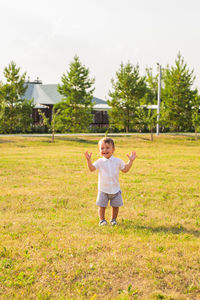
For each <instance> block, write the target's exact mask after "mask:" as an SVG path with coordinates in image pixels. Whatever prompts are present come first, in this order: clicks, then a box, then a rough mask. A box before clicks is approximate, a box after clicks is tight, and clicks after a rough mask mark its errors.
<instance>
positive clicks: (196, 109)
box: [192, 94, 200, 140]
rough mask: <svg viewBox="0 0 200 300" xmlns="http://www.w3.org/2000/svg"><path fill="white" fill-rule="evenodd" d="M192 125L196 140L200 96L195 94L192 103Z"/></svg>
mask: <svg viewBox="0 0 200 300" xmlns="http://www.w3.org/2000/svg"><path fill="white" fill-rule="evenodd" d="M192 125H193V127H194V132H195V140H197V131H198V130H199V128H200V96H199V95H197V94H196V96H195V97H194V100H193V102H192Z"/></svg>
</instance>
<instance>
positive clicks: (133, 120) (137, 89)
mask: <svg viewBox="0 0 200 300" xmlns="http://www.w3.org/2000/svg"><path fill="white" fill-rule="evenodd" d="M111 83H112V89H113V90H112V91H109V96H110V98H111V99H110V100H108V104H109V105H110V106H111V108H112V109H111V111H110V112H109V117H110V124H111V126H114V127H116V128H118V129H119V130H121V129H124V130H125V131H126V132H129V131H130V130H131V129H134V128H135V126H137V125H138V123H139V115H138V114H139V113H138V110H139V107H140V102H141V99H142V98H143V97H144V95H145V93H146V83H145V77H141V76H140V74H139V65H138V64H137V65H136V66H133V65H132V64H131V63H130V62H128V63H127V64H125V65H124V64H123V63H121V65H120V68H119V70H118V71H117V72H116V80H114V79H112V80H111Z"/></svg>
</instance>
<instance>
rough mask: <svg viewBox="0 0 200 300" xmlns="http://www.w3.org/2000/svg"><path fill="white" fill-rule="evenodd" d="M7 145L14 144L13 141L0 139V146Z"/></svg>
mask: <svg viewBox="0 0 200 300" xmlns="http://www.w3.org/2000/svg"><path fill="white" fill-rule="evenodd" d="M7 143H15V141H11V140H2V139H0V144H7Z"/></svg>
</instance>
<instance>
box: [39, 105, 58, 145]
mask: <svg viewBox="0 0 200 300" xmlns="http://www.w3.org/2000/svg"><path fill="white" fill-rule="evenodd" d="M38 112H39V114H40V116H41V117H42V121H43V124H44V125H45V126H47V128H48V129H49V131H50V132H51V133H52V136H51V141H52V143H54V137H55V133H56V128H57V116H58V114H59V113H60V110H55V107H53V109H52V117H51V120H49V118H47V117H46V115H45V113H43V112H42V111H41V110H39V111H38Z"/></svg>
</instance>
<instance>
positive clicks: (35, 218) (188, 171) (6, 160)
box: [0, 135, 200, 300]
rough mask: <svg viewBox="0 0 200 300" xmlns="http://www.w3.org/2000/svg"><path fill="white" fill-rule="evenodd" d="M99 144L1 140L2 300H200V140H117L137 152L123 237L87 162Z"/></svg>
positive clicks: (125, 190) (119, 146)
mask: <svg viewBox="0 0 200 300" xmlns="http://www.w3.org/2000/svg"><path fill="white" fill-rule="evenodd" d="M98 140H99V137H97V136H89V137H87V136H84V137H81V136H80V137H79V136H75V137H66V136H65V137H57V138H56V142H55V143H51V142H50V139H49V138H45V137H41V138H39V137H34V138H33V137H32V138H31V137H29V138H26V137H0V299H41V300H45V299H46V300H47V299H56V300H57V299H176V300H181V299H192V300H194V299H200V140H198V141H195V140H194V139H193V138H192V137H189V136H188V137H184V136H181V137H180V136H168V135H161V136H160V137H156V138H155V140H154V142H153V143H152V142H150V141H149V136H148V135H133V136H125V137H123V136H121V137H114V140H115V143H116V151H115V155H116V156H117V157H119V158H121V159H123V160H125V161H126V160H127V157H126V154H127V153H129V154H130V152H131V151H132V150H135V151H136V152H137V159H136V161H135V162H134V164H133V167H132V169H131V170H130V171H129V172H128V173H127V174H124V173H121V174H120V183H121V188H122V195H123V200H124V206H123V207H122V208H121V209H120V213H119V218H118V223H119V225H118V226H115V227H112V226H110V225H108V226H105V227H100V226H98V215H97V207H96V204H95V200H96V195H97V176H98V174H97V172H94V173H90V172H89V171H88V169H87V165H86V161H85V157H84V154H83V153H84V152H85V151H86V150H89V151H90V152H92V153H93V155H92V158H93V160H96V159H97V158H98V157H99V154H98V148H97V143H98ZM110 213H111V209H110V207H109V208H108V209H107V211H106V217H107V219H108V220H109V219H110Z"/></svg>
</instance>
